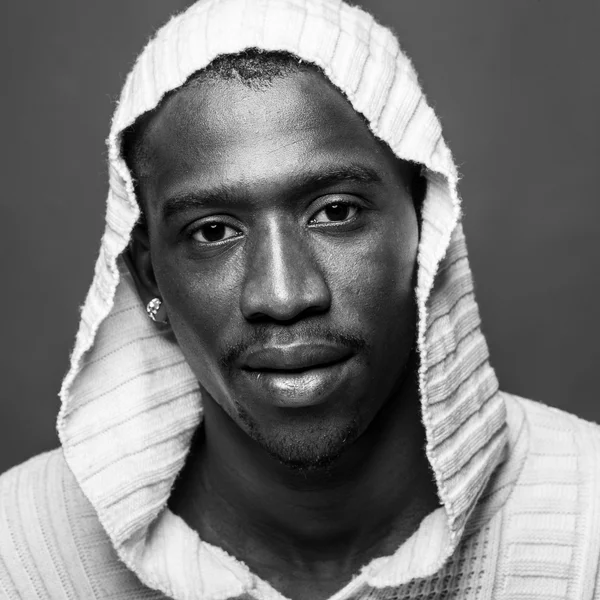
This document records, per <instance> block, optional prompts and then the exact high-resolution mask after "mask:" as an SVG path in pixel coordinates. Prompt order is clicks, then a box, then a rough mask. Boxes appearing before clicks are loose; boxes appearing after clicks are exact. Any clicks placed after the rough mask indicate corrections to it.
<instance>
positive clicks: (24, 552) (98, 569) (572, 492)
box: [0, 397, 600, 600]
mask: <svg viewBox="0 0 600 600" xmlns="http://www.w3.org/2000/svg"><path fill="white" fill-rule="evenodd" d="M506 403H507V407H508V417H509V418H508V423H509V433H510V437H509V452H508V459H507V460H506V461H505V462H504V463H502V464H501V465H499V467H498V469H497V470H496V471H495V473H494V477H493V478H492V480H491V481H490V483H489V485H488V487H487V488H486V490H485V492H484V494H483V496H482V497H481V499H480V501H479V502H478V504H477V507H476V510H475V512H474V513H473V514H472V515H471V517H470V518H469V520H468V522H467V529H466V532H465V535H464V537H463V539H462V541H461V543H460V544H459V546H458V548H457V549H456V551H455V552H454V554H453V555H452V556H451V557H450V559H449V560H448V562H447V563H446V564H445V566H444V567H443V568H442V569H441V570H440V571H438V572H437V573H434V574H432V575H431V576H429V577H424V578H419V579H415V580H413V581H410V582H408V583H406V584H404V585H401V586H389V587H379V588H373V587H370V586H368V585H364V584H362V585H360V584H359V585H358V586H357V588H356V589H355V590H351V589H348V590H346V592H345V593H344V594H341V595H339V596H337V598H339V599H341V598H344V599H347V600H350V599H356V600H358V599H360V600H482V599H486V600H487V599H491V598H493V599H495V600H509V599H510V600H548V599H556V600H558V599H560V600H592V599H593V600H600V581H597V578H598V573H597V564H598V554H599V547H598V546H599V544H600V536H599V535H598V531H600V515H599V514H598V504H597V502H594V500H596V499H597V498H598V496H599V492H600V490H599V489H598V482H599V481H600V432H599V428H598V427H597V426H596V425H592V424H590V423H585V422H584V421H582V420H580V419H578V418H576V417H573V416H571V415H567V414H566V413H562V412H560V411H557V410H554V409H550V408H547V407H544V406H542V405H538V404H535V403H532V402H529V401H524V400H521V399H518V398H514V397H506ZM426 520H427V519H426ZM433 526H435V524H433ZM431 534H432V531H424V532H422V539H423V540H424V542H425V543H426V542H427V539H428V538H429V537H430V536H431ZM414 541H415V540H414V539H412V540H410V541H409V542H410V543H409V544H408V545H407V547H408V546H410V545H411V543H414ZM422 543H423V542H422ZM186 550H188V549H187V548H179V549H178V548H173V549H172V551H173V554H174V555H175V557H174V561H177V560H178V559H179V555H180V554H182V553H184V552H185V551H186ZM423 552H424V550H423V548H422V547H417V546H416V545H415V546H413V548H412V551H411V552H410V553H409V555H408V556H405V560H404V565H403V566H404V567H405V566H406V564H409V563H410V562H411V561H414V562H419V561H420V560H421V557H422V555H423ZM425 552H426V550H425ZM401 566H402V565H401ZM222 568H223V567H222V566H221V569H222ZM183 575H186V574H185V573H184V574H183ZM257 587H260V586H257V584H256V583H254V584H253V585H252V587H251V588H250V589H251V590H252V589H254V590H255V591H256V590H257ZM180 597H181V598H184V597H189V598H192V597H197V598H203V597H204V596H202V595H201V594H199V595H197V596H180ZM239 597H240V598H241V597H242V596H239ZM243 597H244V598H254V597H259V598H261V597H262V598H272V599H273V600H275V599H277V600H282V596H280V595H278V594H276V593H272V592H269V593H265V594H262V595H259V594H256V595H255V593H253V592H252V591H250V592H248V594H247V595H244V596H243ZM0 598H1V599H2V600H5V599H6V600H13V599H19V600H64V599H69V600H71V599H73V600H75V599H77V600H80V599H86V600H88V599H89V600H100V599H102V600H125V599H126V600H160V599H162V598H165V596H164V595H163V594H161V593H160V592H158V591H156V590H152V589H150V588H148V587H147V586H145V585H143V584H142V583H141V582H140V581H139V580H138V578H137V577H136V576H135V575H134V574H133V573H132V572H131V571H130V570H129V569H127V568H126V567H125V565H124V564H123V563H122V562H121V561H120V560H119V559H118V557H117V554H116V551H115V550H114V548H113V546H112V543H111V541H110V540H109V538H108V537H107V535H106V532H105V531H104V529H103V528H102V526H101V525H100V523H99V521H98V518H97V515H96V512H95V510H94V508H93V507H92V506H91V505H90V503H89V502H88V500H87V499H86V498H85V496H84V495H83V493H82V491H81V489H80V487H79V485H78V483H77V481H76V480H75V478H74V477H73V475H72V473H71V472H70V470H69V469H68V467H67V466H66V463H65V461H64V458H63V456H62V452H61V451H60V450H57V451H53V452H49V453H47V454H43V455H40V456H38V457H36V458H34V459H32V460H30V461H29V462H27V463H25V464H24V465H21V466H20V467H16V468H14V469H12V470H11V471H9V472H8V473H6V474H4V475H3V476H2V477H0Z"/></svg>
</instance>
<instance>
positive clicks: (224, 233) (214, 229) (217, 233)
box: [192, 221, 242, 244]
mask: <svg viewBox="0 0 600 600" xmlns="http://www.w3.org/2000/svg"><path fill="white" fill-rule="evenodd" d="M240 235H242V234H241V232H240V231H238V230H237V229H234V228H233V227H231V225H227V224H225V223H219V222H217V221H212V222H210V223H205V224H204V225H201V226H200V227H198V229H196V230H195V231H194V233H193V234H192V237H193V238H194V239H195V240H196V241H197V242H200V243H201V244H214V243H216V242H223V241H225V240H229V239H231V238H234V237H239V236H240Z"/></svg>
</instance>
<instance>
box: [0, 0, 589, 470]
mask: <svg viewBox="0 0 600 600" xmlns="http://www.w3.org/2000/svg"><path fill="white" fill-rule="evenodd" d="M187 4H188V3H187V2H183V1H173V0H103V1H102V2H89V1H85V2H82V1H81V0H58V1H56V2H43V1H41V0H36V1H29V2H11V3H5V4H4V5H3V9H2V19H1V24H0V33H1V35H0V39H1V40H2V41H1V44H2V47H1V48H0V50H1V51H0V67H1V72H2V74H3V84H2V94H1V100H0V101H1V115H2V145H1V148H2V156H1V158H2V160H1V162H0V165H1V173H2V181H1V202H0V207H1V212H0V239H1V243H2V247H1V252H0V273H1V274H2V283H1V293H0V318H1V320H2V328H1V330H0V331H1V332H2V344H1V355H0V358H1V363H0V364H1V373H2V400H1V402H0V472H1V471H3V470H4V469H6V468H7V467H9V466H11V465H14V464H16V463H19V462H21V461H23V460H25V459H26V458H28V457H29V456H31V455H33V454H35V453H38V452H40V451H43V450H46V449H49V448H52V447H54V446H55V445H56V444H57V439H56V434H55V431H54V419H55V415H56V412H57V410H58V399H57V392H58V389H59V386H60V381H61V378H62V376H63V374H64V373H65V371H66V368H67V365H68V355H69V351H70V348H71V345H72V343H73V339H74V334H75V331H76V326H77V321H78V306H79V305H80V304H81V303H82V302H83V299H84V297H85V293H86V291H87V287H88V285H89V284H90V282H91V277H92V267H93V262H94V260H95V258H96V253H97V250H98V244H99V239H100V235H101V231H102V225H103V209H104V199H105V194H106V185H107V184H106V181H107V179H106V175H105V150H104V141H103V140H104V138H105V136H106V135H107V133H108V127H109V120H110V116H111V113H112V110H113V107H114V102H115V99H116V97H117V94H118V92H119V90H120V86H121V84H122V82H123V80H124V78H125V75H126V73H127V71H128V69H129V66H130V65H131V64H132V62H133V60H134V58H135V55H136V54H137V52H138V51H139V50H140V49H141V48H142V46H143V44H144V43H145V41H146V39H147V38H148V37H149V35H150V34H151V32H152V31H153V30H154V29H155V28H156V27H158V26H159V25H160V24H161V23H162V22H164V21H165V20H166V18H167V17H168V15H170V14H171V13H172V12H175V11H178V10H180V9H181V8H184V7H185V6H186V5H187ZM362 4H363V6H365V8H367V9H370V10H371V11H373V12H374V13H375V14H376V15H377V16H378V17H379V18H380V20H382V21H383V22H384V23H386V24H388V25H391V26H392V27H393V28H394V29H395V30H396V32H397V33H398V35H399V37H400V40H401V42H402V45H403V47H404V48H405V50H406V51H407V52H408V53H409V55H410V56H412V58H413V60H414V63H415V65H416V67H417V69H418V71H419V73H420V75H421V79H422V81H423V82H424V87H425V90H426V91H427V93H428V96H429V99H430V101H431V102H432V103H433V105H434V107H435V108H436V110H437V112H438V114H439V116H440V117H441V120H442V123H443V125H444V130H445V134H446V137H447V139H448V140H449V142H450V146H451V148H452V149H453V152H454V155H455V158H456V161H457V163H458V164H459V168H460V170H461V172H462V175H463V180H462V183H461V194H462V196H463V200H464V206H465V222H466V225H465V227H466V232H467V239H468V240H469V242H470V244H469V247H470V253H471V261H472V266H473V270H474V272H475V277H476V284H477V291H478V299H479V302H480V305H481V310H482V314H483V321H484V331H485V332H486V334H487V337H488V340H489V343H490V347H491V353H492V359H493V364H494V365H495V367H496V370H497V372H498V375H499V378H500V382H501V385H502V387H503V388H504V389H506V390H508V391H511V392H514V393H517V394H520V395H523V396H527V397H532V398H534V399H537V400H542V401H544V402H546V403H548V404H552V405H555V406H558V407H561V408H564V409H567V410H569V411H571V412H575V413H577V414H579V415H581V416H583V417H585V418H588V419H592V420H596V421H600V404H599V402H598V392H597V390H596V377H597V374H598V371H599V367H598V362H599V361H600V350H599V338H600V319H599V318H598V314H597V304H598V302H597V294H598V291H599V288H600V268H599V267H600V252H599V251H598V249H597V243H598V239H599V237H600V203H599V198H598V195H599V194H598V189H599V187H598V181H597V179H598V178H597V173H598V163H599V161H600V143H599V138H598V133H599V116H598V110H599V107H600V82H599V78H598V73H599V72H600V69H599V67H598V60H599V58H600V36H599V35H598V30H599V25H600V2H598V1H597V0H572V1H571V2H565V1H564V0H502V1H496V2H482V1H481V0H452V1H451V2H449V1H448V0H435V1H433V0H418V1H417V0H378V1H377V0H365V1H364V2H363V3H362Z"/></svg>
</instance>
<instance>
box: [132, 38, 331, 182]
mask: <svg viewBox="0 0 600 600" xmlns="http://www.w3.org/2000/svg"><path fill="white" fill-rule="evenodd" d="M307 69H310V70H313V71H315V72H318V73H321V74H323V77H325V79H326V80H327V81H329V80H328V79H327V77H326V76H325V74H324V73H323V71H322V70H321V68H320V67H318V66H317V65H314V64H312V63H308V62H306V61H303V60H302V59H301V58H299V57H298V56H296V55H295V54H292V53H290V52H284V51H266V50H261V49H260V48H248V49H246V50H244V51H242V52H238V53H236V54H222V55H220V56H217V57H216V58H215V59H214V60H213V61H212V62H210V63H209V64H208V65H207V66H206V67H204V68H203V69H200V70H198V71H196V72H194V73H192V75H190V77H188V79H187V80H186V81H185V83H184V84H183V85H181V86H180V87H178V88H176V89H174V90H172V91H170V92H168V93H167V94H165V95H164V96H163V98H162V99H161V101H160V102H159V103H158V105H157V106H156V107H155V108H154V109H152V110H150V111H148V112H146V113H144V114H143V115H141V116H140V117H139V118H138V119H136V120H135V122H134V123H133V124H132V125H130V126H129V127H127V128H126V129H125V130H123V133H122V136H121V155H122V156H123V158H124V159H125V163H126V164H127V167H128V168H129V170H130V171H131V173H132V175H133V176H134V182H136V180H137V178H136V175H140V174H141V173H143V171H144V166H145V164H146V161H147V154H146V153H145V151H144V144H143V141H144V134H145V132H146V129H147V127H148V124H149V122H150V120H151V119H152V116H153V115H154V114H156V112H157V111H158V110H159V109H160V107H161V106H162V105H164V103H165V102H167V100H168V99H169V98H171V97H172V96H173V95H175V94H176V93H177V92H178V91H180V90H182V89H186V88H191V87H195V86H197V85H199V84H201V83H204V82H206V81H211V80H212V81H214V80H220V81H238V82H239V83H241V84H243V85H245V86H247V87H249V88H251V89H255V90H264V89H267V88H268V87H269V86H270V85H271V84H272V82H273V80H275V79H279V78H282V77H285V76H287V75H291V74H293V73H298V72H300V71H302V70H307Z"/></svg>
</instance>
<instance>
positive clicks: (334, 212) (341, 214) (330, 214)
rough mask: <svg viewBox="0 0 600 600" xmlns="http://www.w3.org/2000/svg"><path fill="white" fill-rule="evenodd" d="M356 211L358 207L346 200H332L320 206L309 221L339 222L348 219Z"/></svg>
mask: <svg viewBox="0 0 600 600" xmlns="http://www.w3.org/2000/svg"><path fill="white" fill-rule="evenodd" d="M357 212H358V208H357V207H356V206H354V205H352V204H349V203H347V202H334V203H333V204H328V205H327V206H326V207H325V208H322V209H321V210H320V211H319V212H318V213H317V214H316V215H315V216H314V217H313V218H312V219H311V223H339V222H341V221H348V220H349V219H351V218H352V217H353V216H354V215H356V213H357Z"/></svg>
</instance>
